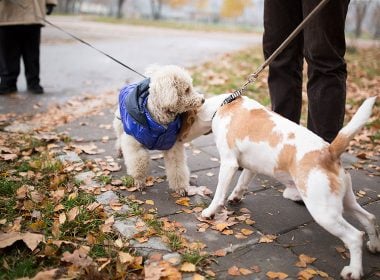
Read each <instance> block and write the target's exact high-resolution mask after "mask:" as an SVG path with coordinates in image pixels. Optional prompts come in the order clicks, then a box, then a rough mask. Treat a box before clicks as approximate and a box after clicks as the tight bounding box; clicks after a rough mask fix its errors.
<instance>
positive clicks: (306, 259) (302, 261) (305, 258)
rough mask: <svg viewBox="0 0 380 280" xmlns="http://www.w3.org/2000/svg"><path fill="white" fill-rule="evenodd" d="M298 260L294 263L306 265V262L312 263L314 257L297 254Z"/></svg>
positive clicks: (299, 265)
mask: <svg viewBox="0 0 380 280" xmlns="http://www.w3.org/2000/svg"><path fill="white" fill-rule="evenodd" d="M298 259H299V261H298V262H297V263H296V266H298V267H306V266H307V265H308V264H311V263H313V262H314V261H315V260H316V258H312V257H309V256H308V255H305V254H301V255H299V256H298Z"/></svg>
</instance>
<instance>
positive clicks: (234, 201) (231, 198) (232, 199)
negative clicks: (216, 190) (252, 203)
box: [227, 195, 243, 204]
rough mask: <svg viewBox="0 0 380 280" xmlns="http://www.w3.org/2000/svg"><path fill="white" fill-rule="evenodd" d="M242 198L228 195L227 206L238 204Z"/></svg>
mask: <svg viewBox="0 0 380 280" xmlns="http://www.w3.org/2000/svg"><path fill="white" fill-rule="evenodd" d="M242 199H243V198H242V197H239V196H235V195H230V196H229V197H228V199H227V202H228V204H238V203H239V202H240V201H241V200H242Z"/></svg>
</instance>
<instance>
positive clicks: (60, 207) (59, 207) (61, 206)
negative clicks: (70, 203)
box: [54, 204, 65, 212]
mask: <svg viewBox="0 0 380 280" xmlns="http://www.w3.org/2000/svg"><path fill="white" fill-rule="evenodd" d="M64 209H65V207H64V206H63V205H62V204H58V205H57V206H55V207H54V212H58V211H61V210H64Z"/></svg>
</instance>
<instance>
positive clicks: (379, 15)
mask: <svg viewBox="0 0 380 280" xmlns="http://www.w3.org/2000/svg"><path fill="white" fill-rule="evenodd" d="M372 22H373V26H374V28H375V30H374V32H373V38H374V39H380V4H376V7H375V11H374V12H373V16H372Z"/></svg>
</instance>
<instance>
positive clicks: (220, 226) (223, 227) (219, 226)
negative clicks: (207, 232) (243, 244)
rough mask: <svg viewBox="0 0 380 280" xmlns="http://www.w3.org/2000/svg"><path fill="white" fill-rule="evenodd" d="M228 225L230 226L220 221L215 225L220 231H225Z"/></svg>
mask: <svg viewBox="0 0 380 280" xmlns="http://www.w3.org/2000/svg"><path fill="white" fill-rule="evenodd" d="M226 227H228V223H218V224H216V225H215V229H216V230H218V231H223V230H224V229H225V228H226Z"/></svg>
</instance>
